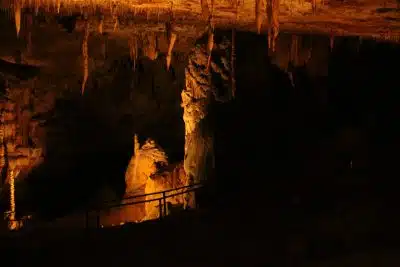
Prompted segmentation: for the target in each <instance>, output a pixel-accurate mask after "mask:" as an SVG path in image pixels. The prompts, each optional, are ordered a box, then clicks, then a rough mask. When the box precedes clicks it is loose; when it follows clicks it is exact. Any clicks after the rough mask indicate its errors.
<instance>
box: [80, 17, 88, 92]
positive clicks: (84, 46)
mask: <svg viewBox="0 0 400 267" xmlns="http://www.w3.org/2000/svg"><path fill="white" fill-rule="evenodd" d="M88 40H89V21H88V20H86V21H85V29H84V36H83V42H82V61H83V62H82V63H83V80H82V89H81V92H82V95H83V93H84V92H85V87H86V83H87V80H88V77H89V52H88Z"/></svg>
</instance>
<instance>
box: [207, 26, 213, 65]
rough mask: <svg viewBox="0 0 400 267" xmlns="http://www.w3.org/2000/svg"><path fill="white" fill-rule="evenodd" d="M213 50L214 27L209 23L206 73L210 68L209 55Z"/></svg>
mask: <svg viewBox="0 0 400 267" xmlns="http://www.w3.org/2000/svg"><path fill="white" fill-rule="evenodd" d="M213 48H214V27H213V25H212V24H211V22H210V26H209V29H208V40H207V53H208V60H207V71H208V70H209V68H210V63H211V54H212V50H213Z"/></svg>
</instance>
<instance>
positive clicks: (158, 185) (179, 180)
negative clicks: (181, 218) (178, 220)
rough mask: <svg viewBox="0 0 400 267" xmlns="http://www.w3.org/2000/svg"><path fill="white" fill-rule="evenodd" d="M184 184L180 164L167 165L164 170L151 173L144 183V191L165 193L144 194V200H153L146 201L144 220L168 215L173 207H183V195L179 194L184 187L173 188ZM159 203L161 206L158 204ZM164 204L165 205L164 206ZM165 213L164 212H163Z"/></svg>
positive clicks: (147, 192)
mask: <svg viewBox="0 0 400 267" xmlns="http://www.w3.org/2000/svg"><path fill="white" fill-rule="evenodd" d="M185 184H186V175H185V171H184V169H183V165H182V164H178V165H175V166H173V165H172V166H169V167H168V168H166V169H165V170H164V171H161V172H158V173H155V174H153V175H152V176H151V177H150V178H149V179H148V180H147V183H146V187H145V193H146V194H151V193H154V192H162V191H166V190H172V191H168V192H165V194H164V195H163V194H155V195H148V196H146V200H155V201H151V202H146V217H145V219H146V220H152V219H157V218H159V217H160V212H161V214H162V216H165V215H168V214H170V213H171V212H172V210H173V209H175V208H179V207H183V205H184V195H183V194H180V193H182V192H180V191H182V190H184V189H178V190H173V189H177V188H182V187H183V186H184V185H185ZM163 197H165V203H164V199H162V200H161V201H160V200H157V199H160V198H163ZM160 204H161V206H160ZM164 205H166V207H164ZM164 213H166V214H164Z"/></svg>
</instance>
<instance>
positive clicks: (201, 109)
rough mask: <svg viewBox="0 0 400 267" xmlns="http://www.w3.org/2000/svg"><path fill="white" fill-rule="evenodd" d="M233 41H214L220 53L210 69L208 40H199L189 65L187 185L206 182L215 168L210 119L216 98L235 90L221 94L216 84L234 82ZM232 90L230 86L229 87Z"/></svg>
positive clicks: (189, 199)
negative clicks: (231, 56)
mask: <svg viewBox="0 0 400 267" xmlns="http://www.w3.org/2000/svg"><path fill="white" fill-rule="evenodd" d="M230 50H231V44H230V41H228V40H224V41H222V42H221V43H220V44H216V45H214V50H213V51H214V52H215V54H216V55H218V56H216V57H213V58H212V60H211V63H210V69H209V71H207V65H208V56H209V52H208V51H207V44H206V43H204V42H203V43H199V44H197V46H196V48H194V49H193V50H192V51H191V54H190V55H189V59H188V65H187V67H186V69H185V80H186V81H185V82H186V84H185V88H184V90H183V91H182V94H181V97H182V107H183V110H184V112H183V120H184V122H185V159H184V169H185V173H186V176H187V182H186V185H193V184H198V183H204V182H205V181H206V180H208V179H209V178H210V176H211V174H212V171H213V169H214V151H213V132H212V127H210V126H211V125H210V123H209V117H208V113H209V108H210V105H211V104H212V103H213V102H215V101H227V100H229V99H230V98H231V97H232V96H231V93H229V94H226V95H220V93H219V89H223V88H217V87H216V86H215V84H216V81H218V84H220V85H221V87H229V86H230V75H229V74H230V71H231V68H230V52H231V51H230ZM226 91H227V92H230V91H229V90H226ZM195 198H196V197H195V193H193V192H190V193H188V194H186V197H185V208H194V207H196V200H195Z"/></svg>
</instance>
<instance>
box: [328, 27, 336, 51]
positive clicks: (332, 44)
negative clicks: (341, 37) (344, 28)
mask: <svg viewBox="0 0 400 267" xmlns="http://www.w3.org/2000/svg"><path fill="white" fill-rule="evenodd" d="M334 46H335V35H334V34H333V33H332V32H331V35H330V37H329V47H330V49H331V52H332V51H333V48H334Z"/></svg>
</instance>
